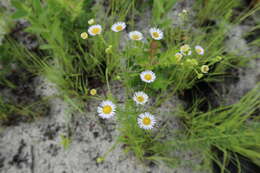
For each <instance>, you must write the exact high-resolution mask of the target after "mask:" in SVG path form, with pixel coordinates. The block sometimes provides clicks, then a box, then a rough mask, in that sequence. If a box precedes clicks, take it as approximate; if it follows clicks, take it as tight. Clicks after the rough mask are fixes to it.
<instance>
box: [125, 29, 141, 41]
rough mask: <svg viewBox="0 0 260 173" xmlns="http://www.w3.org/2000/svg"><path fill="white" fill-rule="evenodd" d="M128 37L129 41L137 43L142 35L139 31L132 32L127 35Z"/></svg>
mask: <svg viewBox="0 0 260 173" xmlns="http://www.w3.org/2000/svg"><path fill="white" fill-rule="evenodd" d="M128 36H129V38H130V39H131V40H137V41H139V40H142V39H143V34H142V33H141V32H139V31H132V32H130V33H129V34H128Z"/></svg>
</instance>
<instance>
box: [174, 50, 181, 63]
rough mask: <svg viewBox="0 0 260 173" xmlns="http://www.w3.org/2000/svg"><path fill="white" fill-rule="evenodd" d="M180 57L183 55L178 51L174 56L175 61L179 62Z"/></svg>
mask: <svg viewBox="0 0 260 173" xmlns="http://www.w3.org/2000/svg"><path fill="white" fill-rule="evenodd" d="M182 57H183V55H182V54H181V53H179V52H178V53H176V54H175V58H176V61H177V62H180V61H181V59H182Z"/></svg>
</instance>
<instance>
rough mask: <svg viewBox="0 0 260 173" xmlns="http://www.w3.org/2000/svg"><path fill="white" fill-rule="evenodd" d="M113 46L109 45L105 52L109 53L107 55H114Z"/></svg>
mask: <svg viewBox="0 0 260 173" xmlns="http://www.w3.org/2000/svg"><path fill="white" fill-rule="evenodd" d="M112 47H113V46H112V45H109V46H108V47H107V48H106V50H105V52H106V53H107V54H109V53H112Z"/></svg>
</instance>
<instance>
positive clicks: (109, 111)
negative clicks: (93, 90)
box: [97, 100, 116, 119]
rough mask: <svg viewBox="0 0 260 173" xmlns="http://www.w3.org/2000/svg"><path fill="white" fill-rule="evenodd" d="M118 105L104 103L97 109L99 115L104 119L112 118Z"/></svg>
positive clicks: (109, 102) (108, 102)
mask: <svg viewBox="0 0 260 173" xmlns="http://www.w3.org/2000/svg"><path fill="white" fill-rule="evenodd" d="M115 109H116V105H115V104H114V103H113V102H111V101H109V100H106V101H103V102H102V103H101V104H100V105H99V106H98V108H97V112H98V115H99V116H100V117H101V118H103V119H108V118H111V117H113V116H114V115H115Z"/></svg>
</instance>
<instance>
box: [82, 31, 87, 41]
mask: <svg viewBox="0 0 260 173" xmlns="http://www.w3.org/2000/svg"><path fill="white" fill-rule="evenodd" d="M80 37H81V38H82V39H84V40H85V39H87V38H88V33H86V32H82V33H81V34H80Z"/></svg>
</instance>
